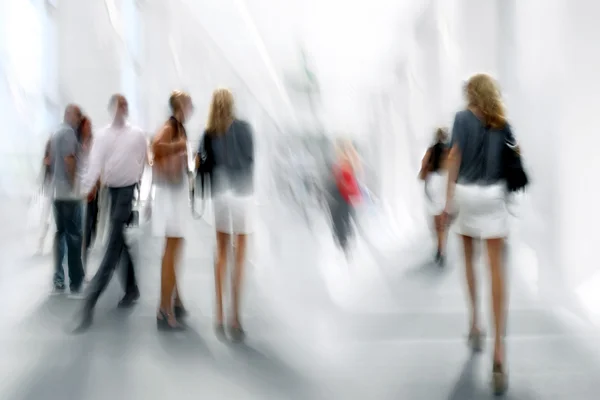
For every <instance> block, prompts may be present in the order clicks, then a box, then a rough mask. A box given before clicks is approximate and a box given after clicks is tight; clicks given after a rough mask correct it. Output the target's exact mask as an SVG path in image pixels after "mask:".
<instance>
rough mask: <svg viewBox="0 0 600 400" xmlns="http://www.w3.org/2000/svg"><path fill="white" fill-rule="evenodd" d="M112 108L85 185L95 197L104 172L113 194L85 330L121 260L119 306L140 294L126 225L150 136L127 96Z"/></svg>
mask: <svg viewBox="0 0 600 400" xmlns="http://www.w3.org/2000/svg"><path fill="white" fill-rule="evenodd" d="M109 109H110V111H111V112H112V113H113V115H114V119H113V122H112V123H111V125H109V126H108V127H107V128H105V130H104V132H103V133H102V134H100V135H98V136H97V137H96V141H95V143H94V146H93V147H92V152H91V154H90V162H89V165H88V170H87V172H86V174H85V176H84V178H83V184H82V186H83V191H84V193H88V200H91V199H92V198H93V197H94V196H95V195H96V187H97V183H98V179H99V178H100V176H101V175H102V183H103V184H104V185H106V186H107V188H108V191H109V194H110V227H109V230H110V233H109V237H108V244H107V246H106V253H105V254H104V258H103V259H102V262H101V263H100V267H99V268H98V271H97V272H96V274H95V275H94V278H93V279H92V282H91V285H90V292H89V294H88V296H87V298H86V301H85V305H84V307H83V310H82V319H81V321H80V325H79V327H78V328H77V330H76V331H83V330H85V329H87V328H88V327H89V326H90V325H91V323H92V319H93V312H94V307H95V306H96V302H97V301H98V298H99V297H100V295H101V294H102V292H103V291H104V290H105V289H106V287H107V286H108V283H109V282H110V279H111V277H112V274H113V271H114V270H115V269H116V268H117V266H118V265H119V263H120V262H121V261H123V264H124V270H123V275H122V277H123V286H124V289H125V296H124V297H123V298H122V299H121V301H120V302H119V307H129V306H131V305H133V304H134V303H135V302H136V301H137V299H138V298H139V297H140V292H139V289H138V285H137V281H136V278H135V269H134V265H133V258H132V255H131V252H130V249H129V246H128V245H127V243H126V241H125V226H126V225H127V224H128V223H129V221H130V220H131V216H132V211H133V210H132V209H133V193H134V187H135V185H136V184H137V183H138V182H139V181H140V179H141V177H142V173H143V172H144V167H145V165H146V163H147V145H146V137H145V135H144V133H143V132H142V130H141V129H139V128H135V127H133V126H131V125H129V123H128V122H127V117H128V115H129V107H128V104H127V100H126V99H125V97H124V96H122V95H119V94H116V95H114V96H112V97H111V99H110V103H109Z"/></svg>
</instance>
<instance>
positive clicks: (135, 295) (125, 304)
mask: <svg viewBox="0 0 600 400" xmlns="http://www.w3.org/2000/svg"><path fill="white" fill-rule="evenodd" d="M139 298H140V291H139V290H135V291H133V292H129V293H125V296H123V298H122V299H121V301H119V306H118V307H119V308H129V307H131V306H133V305H134V304H135V302H136V301H138V300H139Z"/></svg>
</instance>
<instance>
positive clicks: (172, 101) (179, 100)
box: [169, 90, 192, 115]
mask: <svg viewBox="0 0 600 400" xmlns="http://www.w3.org/2000/svg"><path fill="white" fill-rule="evenodd" d="M191 100H192V97H191V96H190V95H189V94H187V93H186V92H182V91H181V90H174V91H173V92H171V96H169V108H170V109H171V112H172V113H173V115H175V114H177V113H178V112H179V111H182V110H181V109H182V108H183V106H184V104H185V103H186V102H188V101H191Z"/></svg>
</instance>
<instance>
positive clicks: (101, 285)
mask: <svg viewBox="0 0 600 400" xmlns="http://www.w3.org/2000/svg"><path fill="white" fill-rule="evenodd" d="M134 187H135V185H131V186H126V187H122V188H109V189H108V190H109V195H110V222H109V223H110V226H109V230H110V231H109V236H108V244H107V246H106V253H105V254H104V258H103V259H102V263H101V264H100V268H99V269H98V272H96V275H94V278H93V280H92V282H91V285H90V291H89V295H88V297H87V300H86V308H87V310H91V309H93V308H94V306H95V305H96V302H97V301H98V298H99V297H100V295H101V294H102V292H104V290H105V289H106V287H107V286H108V283H109V282H110V279H111V277H112V274H113V272H114V271H115V270H116V269H117V267H118V266H119V264H120V263H123V269H122V275H121V276H122V283H123V286H124V289H125V292H126V293H135V292H137V291H138V286H137V282H136V279H135V270H134V267H133V260H132V258H131V252H130V249H129V246H128V245H127V243H126V242H125V226H126V224H127V222H128V221H129V220H130V218H131V213H132V211H133V192H134Z"/></svg>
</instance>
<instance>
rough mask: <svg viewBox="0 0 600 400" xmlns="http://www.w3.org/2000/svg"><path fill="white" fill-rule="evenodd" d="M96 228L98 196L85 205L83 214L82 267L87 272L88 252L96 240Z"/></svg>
mask: <svg viewBox="0 0 600 400" xmlns="http://www.w3.org/2000/svg"><path fill="white" fill-rule="evenodd" d="M97 228H98V196H96V197H94V199H93V200H92V201H90V202H88V203H87V207H86V213H85V249H84V254H83V261H84V267H85V269H86V270H87V258H88V251H89V249H90V246H91V245H92V242H93V241H94V240H95V238H96V231H97Z"/></svg>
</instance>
